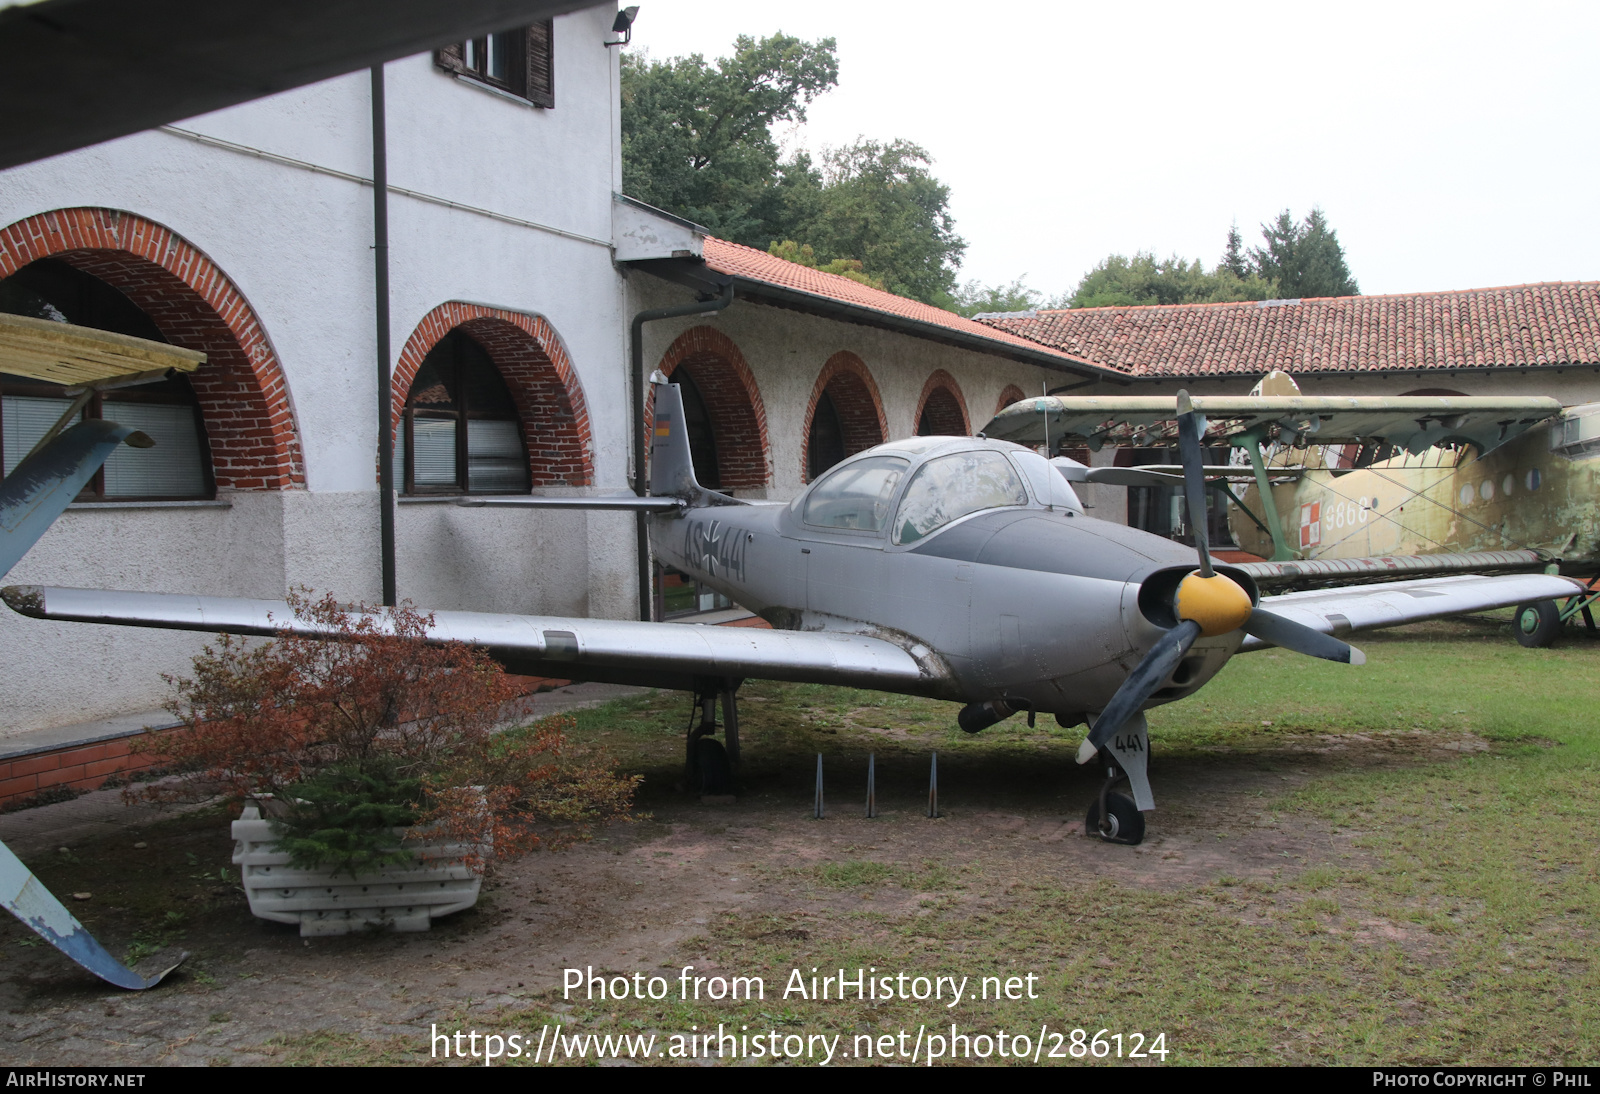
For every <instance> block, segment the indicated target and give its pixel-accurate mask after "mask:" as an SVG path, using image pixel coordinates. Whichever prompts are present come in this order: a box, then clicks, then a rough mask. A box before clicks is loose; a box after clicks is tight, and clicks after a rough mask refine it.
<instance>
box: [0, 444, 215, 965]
mask: <svg viewBox="0 0 1600 1094" xmlns="http://www.w3.org/2000/svg"><path fill="white" fill-rule="evenodd" d="M123 441H127V442H128V443H129V444H131V445H133V446H134V447H135V448H149V447H150V446H151V445H152V444H153V443H154V442H152V441H151V440H150V438H149V437H147V436H145V435H144V434H143V433H140V432H137V431H136V430H133V429H130V428H128V427H127V426H121V425H118V424H117V423H115V422H107V421H87V422H80V423H78V424H77V425H75V426H73V427H72V428H71V429H68V430H66V431H65V432H64V433H62V434H61V436H59V437H57V438H56V439H55V440H53V441H51V442H50V443H49V444H47V445H46V446H45V447H44V448H43V449H41V450H40V451H38V452H34V453H31V454H29V456H28V458H27V459H25V460H23V461H22V462H21V463H20V464H18V465H17V466H16V467H15V468H14V469H12V472H11V474H9V475H7V476H6V477H5V479H4V480H3V481H0V577H3V576H4V575H5V574H7V573H9V572H10V570H11V567H13V566H15V565H16V564H17V562H18V561H19V560H20V559H21V558H22V556H23V555H25V554H27V553H28V549H29V548H31V547H32V546H33V545H34V544H35V543H37V542H39V537H41V536H43V535H44V534H45V532H46V531H48V530H49V528H50V525H52V524H54V523H55V519H56V518H57V517H59V516H60V515H61V514H62V513H63V512H65V511H66V508H67V506H68V505H70V504H72V499H74V498H76V497H77V496H78V494H79V492H80V491H82V490H83V488H84V485H85V484H86V483H88V481H89V479H90V478H91V477H93V475H94V473H95V472H96V471H98V470H100V465H101V464H103V463H105V462H106V458H107V457H108V456H110V455H111V453H113V452H115V451H116V450H117V446H118V445H119V444H121V443H122V442H123ZM0 904H3V905H5V908H6V910H7V911H9V912H10V913H11V914H12V915H14V916H16V917H17V918H18V919H20V920H22V922H23V923H25V924H27V925H28V927H30V928H31V929H32V930H33V931H34V932H35V933H37V934H38V935H39V937H41V938H43V939H44V940H45V941H46V942H48V943H50V945H52V946H54V947H55V948H56V949H58V950H60V951H61V952H62V953H64V954H66V955H67V956H68V957H70V958H72V959H73V960H74V961H76V962H77V963H78V964H80V965H82V966H83V967H84V968H86V969H88V970H89V971H90V972H92V973H94V974H95V975H96V976H98V977H100V979H102V980H105V981H107V982H108V983H112V984H115V985H117V987H119V988H128V989H129V990H131V991H141V990H143V989H145V988H150V987H154V986H155V985H156V984H158V983H160V982H161V978H162V977H164V976H166V975H167V973H169V972H171V971H172V969H174V968H176V967H177V966H178V964H179V963H181V962H182V960H183V957H179V958H178V960H177V961H175V962H173V964H172V966H171V967H170V968H165V969H162V970H161V971H160V972H158V973H157V974H156V975H155V976H148V977H147V976H141V975H139V974H138V973H136V972H134V971H133V970H132V969H130V968H128V966H126V965H124V964H123V963H122V962H121V961H118V960H117V959H116V958H115V957H112V956H111V954H110V953H108V952H107V951H106V948H105V947H104V946H102V945H100V943H99V942H97V941H95V938H94V936H93V935H92V934H90V933H89V932H88V931H87V930H85V929H84V926H83V924H82V923H79V922H78V921H77V919H76V918H75V917H74V916H73V915H72V913H71V912H69V911H67V909H66V908H65V907H64V906H63V905H62V903H61V901H59V900H57V899H56V898H55V896H54V895H53V894H52V893H51V892H50V890H49V889H46V888H45V887H44V886H43V885H42V884H40V882H39V879H38V878H36V877H34V876H33V873H32V871H30V870H29V869H28V868H27V867H26V866H24V865H23V863H22V860H21V859H19V858H17V856H16V855H15V854H14V853H12V851H11V849H10V848H9V847H7V846H6V845H5V844H4V843H0ZM183 956H185V957H186V956H187V954H185V955H183Z"/></svg>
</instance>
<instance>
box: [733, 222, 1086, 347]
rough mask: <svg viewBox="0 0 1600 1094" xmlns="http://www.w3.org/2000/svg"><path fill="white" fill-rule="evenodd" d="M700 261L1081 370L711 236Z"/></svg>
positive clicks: (989, 331)
mask: <svg viewBox="0 0 1600 1094" xmlns="http://www.w3.org/2000/svg"><path fill="white" fill-rule="evenodd" d="M705 260H706V265H708V266H710V267H711V268H712V269H713V270H716V271H718V272H720V273H725V274H731V275H732V276H734V277H738V278H744V279H746V280H749V281H759V282H764V283H765V284H768V285H773V286H776V287H778V288H780V289H787V290H790V291H792V292H798V293H804V294H806V295H809V296H815V297H818V298H820V299H821V300H826V301H832V302H834V303H839V304H845V305H848V306H851V307H853V308H858V309H863V310H865V311H869V312H880V313H882V314H884V315H888V316H895V317H897V318H899V319H906V320H911V321H912V322H914V323H920V324H926V325H929V326H933V327H942V328H944V329H945V330H948V331H951V332H952V333H954V334H958V335H961V336H964V337H965V338H967V339H971V338H978V339H982V340H983V341H985V342H988V343H991V344H993V345H994V346H995V349H996V350H997V351H1003V349H1005V348H1009V349H1012V350H1021V351H1025V352H1027V353H1029V354H1031V355H1043V356H1044V357H1046V358H1056V359H1059V360H1060V361H1061V362H1062V364H1071V365H1077V366H1086V365H1087V362H1085V361H1083V360H1082V359H1081V358H1079V357H1077V356H1076V355H1074V354H1072V353H1071V352H1070V351H1063V350H1061V349H1059V348H1057V347H1055V346H1050V345H1046V344H1042V343H1040V342H1037V341H1034V340H1031V339H1029V338H1026V337H1021V336H1019V335H1016V334H1012V333H1011V332H1010V331H1007V330H1004V329H999V328H997V327H992V326H987V325H985V324H983V323H979V322H975V321H974V320H971V319H966V318H963V317H962V316H959V315H957V314H956V313H955V312H950V311H945V310H944V309H943V308H936V307H934V306H933V305H931V304H924V303H922V302H921V301H920V300H911V299H908V298H907V297H904V296H896V295H895V294H894V293H891V292H885V291H883V290H882V289H874V288H872V287H871V286H870V285H863V284H862V283H861V282H859V281H852V280H851V279H850V278H848V277H842V276H840V275H839V274H831V273H823V272H822V271H821V270H814V269H812V268H811V267H809V266H802V265H800V264H799V263H796V262H790V261H788V260H787V259H783V258H777V257H775V256H773V255H769V254H767V253H766V252H765V251H758V250H756V249H755V248H753V247H745V246H742V245H741V244H738V243H729V242H727V241H726V240H722V239H717V238H716V237H714V236H707V237H706V239H705ZM1088 367H1091V368H1092V367H1093V366H1088Z"/></svg>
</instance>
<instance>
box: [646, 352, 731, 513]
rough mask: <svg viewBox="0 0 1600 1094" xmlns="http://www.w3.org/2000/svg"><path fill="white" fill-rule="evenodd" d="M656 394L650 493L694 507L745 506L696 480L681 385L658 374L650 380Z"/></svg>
mask: <svg viewBox="0 0 1600 1094" xmlns="http://www.w3.org/2000/svg"><path fill="white" fill-rule="evenodd" d="M650 386H651V387H652V388H653V389H654V391H655V396H656V413H655V422H654V424H653V425H652V426H651V428H650V493H651V495H652V496H653V497H671V498H682V499H683V500H684V501H686V502H688V503H689V504H690V505H745V504H747V503H746V502H742V501H740V500H739V499H737V498H732V497H729V496H728V495H727V494H719V493H717V492H716V491H714V490H707V489H706V488H705V487H703V486H701V485H700V481H699V480H698V479H696V478H695V477H694V457H693V455H692V454H691V453H690V451H689V431H688V429H687V428H685V426H684V420H683V396H682V395H681V394H680V393H679V391H678V385H677V384H674V383H670V382H668V380H667V378H666V377H665V376H663V375H662V374H661V372H660V371H659V370H658V371H657V372H655V373H653V374H652V375H651V377H650Z"/></svg>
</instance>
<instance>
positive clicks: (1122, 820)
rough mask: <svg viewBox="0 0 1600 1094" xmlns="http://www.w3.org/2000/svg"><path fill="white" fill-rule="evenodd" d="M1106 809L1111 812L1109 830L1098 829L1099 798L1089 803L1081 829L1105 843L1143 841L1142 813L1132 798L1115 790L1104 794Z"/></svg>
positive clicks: (1134, 842)
mask: <svg viewBox="0 0 1600 1094" xmlns="http://www.w3.org/2000/svg"><path fill="white" fill-rule="evenodd" d="M1106 811H1107V812H1109V813H1110V814H1111V825H1110V827H1111V831H1110V833H1109V834H1103V833H1102V832H1101V831H1100V799H1099V798H1098V797H1096V798H1095V799H1094V801H1092V802H1090V803H1089V815H1088V816H1087V817H1085V818H1084V821H1083V830H1084V832H1085V833H1087V834H1088V835H1091V836H1094V837H1096V838H1098V839H1103V840H1105V841H1106V842H1107V843H1126V844H1136V843H1142V842H1144V814H1143V813H1141V812H1139V809H1138V807H1137V806H1135V805H1134V804H1133V799H1132V798H1130V797H1128V795H1126V794H1119V793H1117V792H1116V791H1115V790H1113V791H1112V792H1111V793H1109V794H1107V795H1106Z"/></svg>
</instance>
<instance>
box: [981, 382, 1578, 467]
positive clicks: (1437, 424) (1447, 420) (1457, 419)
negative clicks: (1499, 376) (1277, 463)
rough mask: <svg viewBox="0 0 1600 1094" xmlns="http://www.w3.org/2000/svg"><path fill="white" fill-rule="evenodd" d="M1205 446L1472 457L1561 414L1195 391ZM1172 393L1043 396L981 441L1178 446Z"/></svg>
mask: <svg viewBox="0 0 1600 1094" xmlns="http://www.w3.org/2000/svg"><path fill="white" fill-rule="evenodd" d="M1193 402H1194V408H1195V410H1197V411H1199V412H1200V413H1201V414H1203V415H1204V416H1205V418H1206V422H1207V430H1206V435H1205V443H1207V444H1214V445H1220V444H1228V443H1231V442H1233V441H1234V440H1235V439H1236V438H1239V437H1241V436H1242V435H1243V434H1245V433H1248V432H1250V431H1251V430H1259V431H1261V440H1262V442H1263V443H1268V444H1270V443H1280V444H1391V445H1395V446H1396V447H1399V448H1404V449H1406V450H1408V451H1411V452H1421V451H1422V450H1423V449H1425V448H1429V447H1432V446H1433V445H1436V444H1440V443H1442V442H1445V441H1464V442H1466V443H1468V444H1471V445H1473V446H1474V447H1476V448H1477V449H1478V450H1479V452H1480V453H1481V452H1487V451H1488V450H1489V449H1492V448H1495V447H1497V446H1498V445H1501V444H1504V443H1505V442H1506V441H1508V440H1510V439H1511V438H1512V437H1515V436H1516V435H1517V434H1519V433H1521V432H1523V431H1524V430H1526V429H1529V428H1531V427H1532V426H1535V425H1538V424H1539V423H1540V422H1543V421H1545V420H1547V419H1549V418H1551V417H1553V416H1554V415H1556V414H1559V413H1560V412H1561V400H1559V399H1551V398H1543V397H1533V396H1529V397H1520V398H1501V397H1492V396H1466V395H1461V396H1454V395H1448V396H1447V395H1430V396H1419V395H1412V396H1405V397H1395V398H1390V397H1386V396H1363V397H1359V398H1358V397H1353V396H1351V397H1345V396H1337V397H1336V396H1326V395H1323V396H1315V395H1295V396H1251V395H1197V396H1195V397H1194V399H1193ZM1177 417H1178V400H1177V396H1175V395H1106V396H1099V395H1089V396H1061V395H1047V396H1040V397H1038V398H1033V399H1024V400H1022V401H1021V402H1018V403H1012V404H1011V405H1010V406H1008V407H1006V408H1005V409H1004V410H1002V411H1001V412H1000V413H999V414H997V415H995V417H994V420H993V421H991V422H990V423H989V424H988V425H986V426H985V427H984V429H983V431H984V434H985V435H986V436H989V437H994V438H998V439H1000V440H1006V441H1016V442H1018V443H1019V444H1028V445H1038V444H1042V443H1044V442H1045V440H1046V433H1047V432H1048V436H1049V439H1051V440H1059V439H1061V438H1063V437H1075V438H1082V439H1083V440H1085V441H1087V442H1088V444H1089V447H1090V448H1095V449H1098V448H1100V447H1101V446H1102V445H1107V444H1110V445H1119V446H1126V445H1132V446H1134V447H1140V448H1145V447H1161V446H1163V445H1168V444H1172V445H1175V444H1176V443H1177V436H1178V426H1177Z"/></svg>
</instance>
